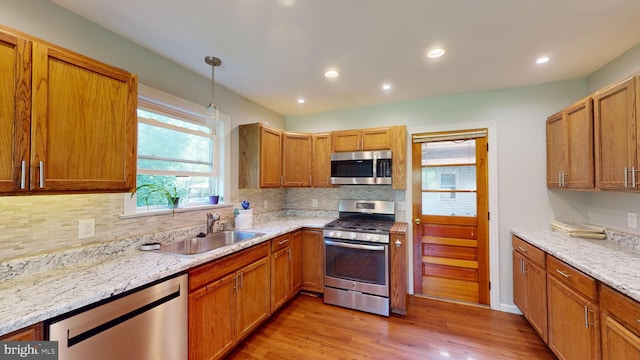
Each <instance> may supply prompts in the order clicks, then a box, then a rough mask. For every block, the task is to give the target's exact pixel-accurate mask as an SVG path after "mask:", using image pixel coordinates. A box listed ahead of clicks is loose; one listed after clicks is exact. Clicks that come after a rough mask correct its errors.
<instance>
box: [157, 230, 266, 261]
mask: <svg viewBox="0 0 640 360" xmlns="http://www.w3.org/2000/svg"><path fill="white" fill-rule="evenodd" d="M262 235H264V234H263V233H258V232H252V231H237V230H236V231H221V232H217V233H212V234H208V235H206V236H205V237H195V238H192V239H185V240H182V241H179V242H176V243H172V244H167V245H163V246H161V247H160V249H159V250H157V251H159V252H163V253H167V254H172V255H196V254H202V253H205V252H207V251H211V250H215V249H219V248H221V247H223V246H227V245H233V244H237V243H239V242H243V241H247V240H251V239H255V238H257V237H260V236H262Z"/></svg>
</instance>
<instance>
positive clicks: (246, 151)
mask: <svg viewBox="0 0 640 360" xmlns="http://www.w3.org/2000/svg"><path fill="white" fill-rule="evenodd" d="M239 138H240V139H239V140H240V141H239V163H238V187H239V188H240V189H257V188H274V187H280V185H281V183H282V131H280V130H277V129H272V128H269V127H267V126H265V125H262V124H260V123H255V124H246V125H240V126H239Z"/></svg>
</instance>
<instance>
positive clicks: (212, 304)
mask: <svg viewBox="0 0 640 360" xmlns="http://www.w3.org/2000/svg"><path fill="white" fill-rule="evenodd" d="M235 286H236V276H235V274H233V275H229V276H226V277H224V278H222V279H220V280H217V281H214V282H212V283H211V284H209V285H206V286H204V287H202V288H200V289H199V290H196V291H194V292H192V293H190V294H189V359H190V360H210V359H218V358H220V357H222V355H224V354H225V353H226V352H227V351H229V350H230V349H231V347H232V346H233V345H234V344H235V342H236V339H237V336H236V289H235Z"/></svg>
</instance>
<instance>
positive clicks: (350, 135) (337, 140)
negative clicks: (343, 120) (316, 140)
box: [331, 130, 361, 152]
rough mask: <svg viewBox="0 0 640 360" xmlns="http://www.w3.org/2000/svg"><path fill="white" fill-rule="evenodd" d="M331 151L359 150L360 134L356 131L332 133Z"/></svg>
mask: <svg viewBox="0 0 640 360" xmlns="http://www.w3.org/2000/svg"><path fill="white" fill-rule="evenodd" d="M331 136H332V143H333V151H334V152H341V151H357V150H360V148H361V145H360V132H359V131H358V130H345V131H334V132H333V133H332V135H331Z"/></svg>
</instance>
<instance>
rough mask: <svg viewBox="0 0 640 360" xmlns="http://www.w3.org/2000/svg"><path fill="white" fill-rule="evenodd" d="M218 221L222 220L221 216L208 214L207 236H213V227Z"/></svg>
mask: <svg viewBox="0 0 640 360" xmlns="http://www.w3.org/2000/svg"><path fill="white" fill-rule="evenodd" d="M218 220H220V215H219V214H217V213H215V214H207V234H211V233H212V232H213V225H214V224H215V223H216V221H218Z"/></svg>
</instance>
